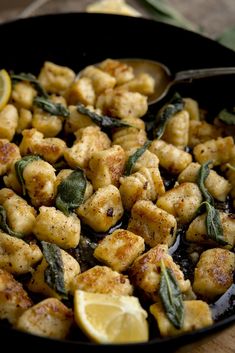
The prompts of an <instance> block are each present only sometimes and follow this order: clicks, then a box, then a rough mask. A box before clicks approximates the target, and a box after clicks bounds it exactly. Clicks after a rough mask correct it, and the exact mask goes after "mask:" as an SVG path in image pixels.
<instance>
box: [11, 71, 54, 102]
mask: <svg viewBox="0 0 235 353" xmlns="http://www.w3.org/2000/svg"><path fill="white" fill-rule="evenodd" d="M11 79H12V80H13V81H27V82H30V83H32V84H33V85H34V87H35V89H36V90H37V92H38V94H39V95H40V96H42V97H44V98H48V97H49V96H48V94H47V92H46V91H45V89H44V88H43V87H42V85H41V84H40V82H39V81H38V80H37V79H36V77H35V76H34V75H32V74H30V73H28V74H26V73H24V72H22V73H20V74H18V75H15V74H12V75H11Z"/></svg>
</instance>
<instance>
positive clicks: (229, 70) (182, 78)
mask: <svg viewBox="0 0 235 353" xmlns="http://www.w3.org/2000/svg"><path fill="white" fill-rule="evenodd" d="M231 74H235V67H215V68H210V69H194V70H186V71H179V72H177V73H176V74H175V78H174V82H175V83H176V82H191V81H192V80H194V79H197V78H206V77H213V76H220V75H231Z"/></svg>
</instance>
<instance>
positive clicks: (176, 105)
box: [153, 93, 185, 139]
mask: <svg viewBox="0 0 235 353" xmlns="http://www.w3.org/2000/svg"><path fill="white" fill-rule="evenodd" d="M184 105H185V103H184V101H183V99H182V97H181V96H180V95H179V94H178V93H175V94H174V96H173V98H172V99H171V101H170V102H169V103H168V104H167V105H166V106H165V107H163V108H162V109H161V110H160V112H159V113H158V115H157V119H156V126H155V129H154V132H153V135H154V138H156V139H160V138H161V137H162V135H163V134H164V131H165V128H166V124H167V122H168V120H169V119H170V118H171V117H172V116H173V115H174V114H176V113H178V112H180V111H181V110H183V109H184Z"/></svg>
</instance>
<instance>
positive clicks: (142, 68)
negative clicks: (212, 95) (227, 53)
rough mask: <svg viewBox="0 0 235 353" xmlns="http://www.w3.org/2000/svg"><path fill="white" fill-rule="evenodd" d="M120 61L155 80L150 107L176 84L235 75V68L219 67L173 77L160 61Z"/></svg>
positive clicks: (178, 73) (194, 70)
mask: <svg viewBox="0 0 235 353" xmlns="http://www.w3.org/2000/svg"><path fill="white" fill-rule="evenodd" d="M119 61H122V62H125V63H126V64H127V65H130V66H132V67H133V69H134V73H135V74H138V73H143V72H145V73H149V74H150V75H151V76H152V77H153V78H154V79H155V89H154V93H153V94H152V95H151V96H149V97H148V103H149V105H150V104H153V103H156V102H158V101H160V100H161V99H162V98H163V97H165V95H166V94H167V92H168V91H169V89H170V87H171V86H172V85H174V84H176V83H180V82H192V80H194V79H199V78H206V77H213V76H220V75H231V74H235V67H218V68H208V69H193V70H186V71H179V72H177V73H176V74H175V75H174V76H173V75H172V74H171V72H170V70H169V68H168V67H167V66H165V65H164V64H162V63H160V62H158V61H153V60H147V59H119Z"/></svg>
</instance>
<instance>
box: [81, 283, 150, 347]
mask: <svg viewBox="0 0 235 353" xmlns="http://www.w3.org/2000/svg"><path fill="white" fill-rule="evenodd" d="M74 312H75V321H76V323H77V324H78V326H79V327H80V328H81V330H82V331H83V332H84V333H85V334H86V335H87V336H88V337H89V338H90V339H91V340H92V341H95V342H98V343H130V342H132V343H133V342H146V341H147V340H148V324H147V320H146V318H147V312H146V311H145V310H144V309H142V307H141V305H140V303H139V300H138V298H136V297H128V296H117V295H112V294H99V293H88V292H84V291H81V290H76V291H75V293H74Z"/></svg>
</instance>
